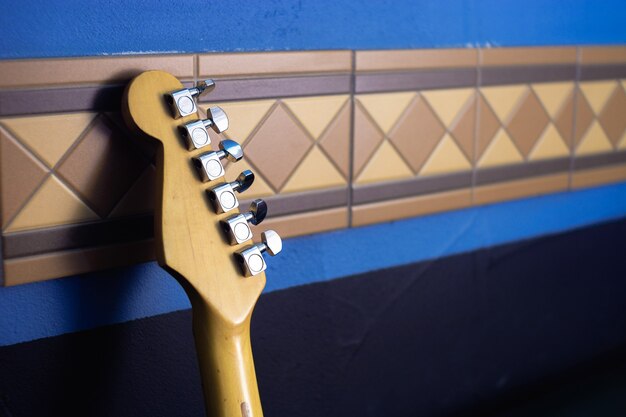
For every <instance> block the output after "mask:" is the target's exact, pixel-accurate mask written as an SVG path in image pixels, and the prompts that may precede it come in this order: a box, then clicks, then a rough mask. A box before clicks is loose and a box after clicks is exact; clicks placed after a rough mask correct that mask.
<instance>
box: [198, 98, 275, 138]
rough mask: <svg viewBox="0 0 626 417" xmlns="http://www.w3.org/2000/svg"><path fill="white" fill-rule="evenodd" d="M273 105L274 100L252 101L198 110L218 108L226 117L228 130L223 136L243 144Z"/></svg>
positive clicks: (203, 106) (221, 104)
mask: <svg viewBox="0 0 626 417" xmlns="http://www.w3.org/2000/svg"><path fill="white" fill-rule="evenodd" d="M274 103H276V100H252V101H238V102H231V103H217V104H207V105H201V106H200V108H201V109H202V110H203V111H205V112H206V109H208V108H209V107H213V106H215V105H218V106H220V107H221V108H222V109H223V110H224V111H225V112H226V114H227V115H228V130H227V131H226V132H224V136H226V137H228V138H230V139H233V140H236V141H237V142H239V143H244V142H245V141H246V139H248V136H250V133H252V131H253V130H254V128H256V127H257V126H258V125H259V123H260V122H261V121H262V120H263V118H264V117H265V116H266V115H267V113H268V111H269V110H270V108H271V107H272V105H273V104H274Z"/></svg>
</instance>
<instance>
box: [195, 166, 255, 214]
mask: <svg viewBox="0 0 626 417" xmlns="http://www.w3.org/2000/svg"><path fill="white" fill-rule="evenodd" d="M253 182H254V173H253V172H252V171H250V170H248V169H246V170H245V171H243V172H242V173H241V174H239V176H238V177H237V179H236V180H235V181H233V182H228V183H224V184H220V185H218V186H217V187H214V188H211V189H210V190H207V193H208V194H209V200H211V203H212V204H213V208H214V209H215V212H216V213H226V212H228V211H230V210H232V209H234V208H236V207H239V201H238V200H237V197H236V196H235V191H236V192H238V193H241V192H244V191H246V190H247V189H248V188H250V186H251V185H252V183H253Z"/></svg>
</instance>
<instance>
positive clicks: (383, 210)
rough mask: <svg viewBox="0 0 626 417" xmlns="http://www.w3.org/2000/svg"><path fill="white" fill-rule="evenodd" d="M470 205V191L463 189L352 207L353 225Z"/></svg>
mask: <svg viewBox="0 0 626 417" xmlns="http://www.w3.org/2000/svg"><path fill="white" fill-rule="evenodd" d="M470 204H471V192H470V189H462V190H455V191H446V192H442V193H435V194H428V195H422V196H418V197H408V198H401V199H397V200H386V201H379V202H376V203H369V204H361V205H355V206H352V225H353V226H364V225H367V224H373V223H380V222H387V221H392V220H398V219H404V218H407V217H415V216H419V215H424V214H431V213H437V212H441V211H448V210H454V209H460V208H464V207H469V206H470Z"/></svg>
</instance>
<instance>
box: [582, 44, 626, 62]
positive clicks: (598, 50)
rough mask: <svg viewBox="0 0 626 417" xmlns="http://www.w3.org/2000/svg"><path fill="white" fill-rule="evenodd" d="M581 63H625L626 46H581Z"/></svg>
mask: <svg viewBox="0 0 626 417" xmlns="http://www.w3.org/2000/svg"><path fill="white" fill-rule="evenodd" d="M581 63H582V64H583V65H587V64H624V63H626V47H624V46H589V47H583V48H581Z"/></svg>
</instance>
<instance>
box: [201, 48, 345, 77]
mask: <svg viewBox="0 0 626 417" xmlns="http://www.w3.org/2000/svg"><path fill="white" fill-rule="evenodd" d="M351 55H352V53H351V51H297V52H254V53H216V54H206V55H199V56H198V71H199V77H234V76H239V75H263V74H289V73H291V74H298V73H316V72H350V70H351V67H352V63H351Z"/></svg>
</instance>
